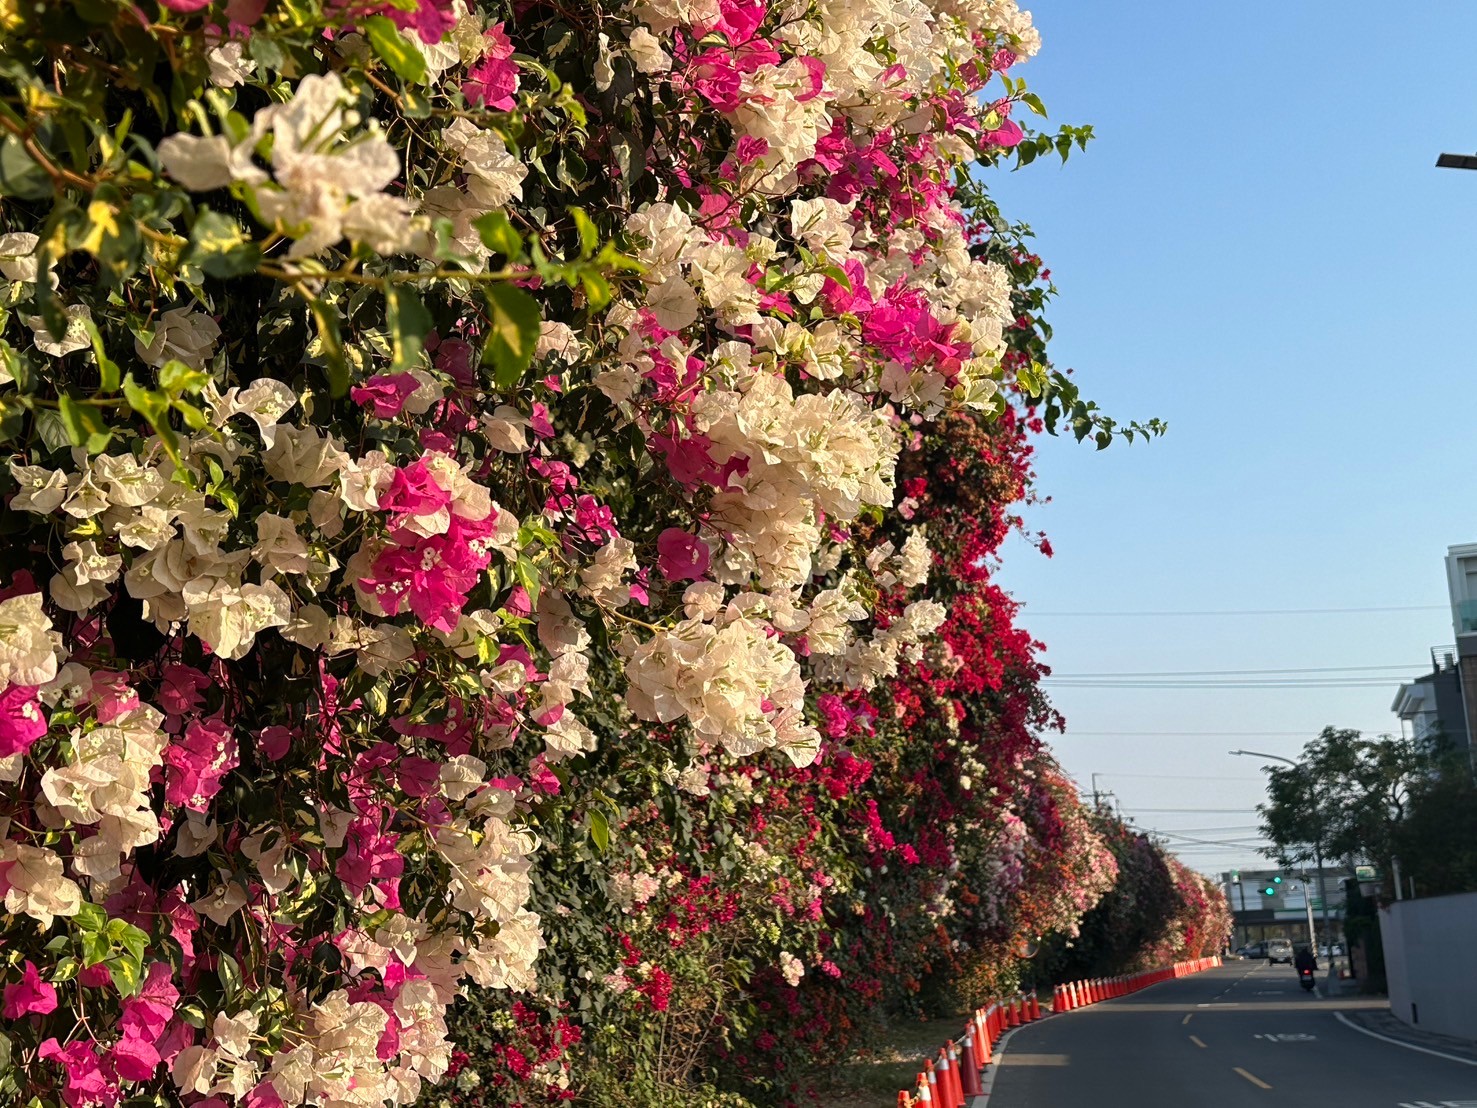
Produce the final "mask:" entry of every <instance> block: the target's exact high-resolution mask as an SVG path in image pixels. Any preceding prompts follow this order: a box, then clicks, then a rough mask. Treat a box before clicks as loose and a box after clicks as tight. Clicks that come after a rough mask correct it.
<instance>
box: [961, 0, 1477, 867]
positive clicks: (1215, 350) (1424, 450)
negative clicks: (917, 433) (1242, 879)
mask: <svg viewBox="0 0 1477 1108" xmlns="http://www.w3.org/2000/svg"><path fill="white" fill-rule="evenodd" d="M1034 11H1035V16H1036V23H1037V26H1038V27H1040V29H1041V31H1042V35H1043V37H1044V39H1045V43H1044V46H1043V49H1042V52H1041V54H1040V55H1039V56H1038V57H1037V58H1035V59H1034V60H1032V61H1031V62H1030V63H1029V64H1028V65H1026V66H1024V67H1022V68H1021V69H1020V70H1019V72H1020V74H1021V75H1023V76H1025V77H1026V78H1027V79H1028V81H1029V82H1030V85H1031V87H1032V88H1033V89H1034V90H1035V91H1037V92H1038V93H1040V94H1041V96H1042V97H1043V99H1044V100H1045V101H1046V105H1047V108H1048V110H1049V111H1050V112H1051V119H1052V122H1053V123H1059V122H1068V123H1091V124H1092V125H1093V127H1094V128H1095V130H1096V132H1097V135H1098V137H1097V139H1096V141H1094V142H1093V143H1092V144H1091V145H1090V146H1089V148H1088V150H1087V152H1086V153H1085V154H1074V155H1073V157H1072V159H1071V161H1070V162H1068V164H1067V165H1066V166H1065V167H1064V168H1058V167H1057V165H1056V164H1055V163H1044V162H1038V163H1036V164H1035V165H1032V166H1030V167H1028V168H1027V169H1025V170H1023V171H1021V172H1019V173H1014V174H1010V173H996V174H994V175H993V176H992V177H991V180H990V184H991V187H992V189H993V190H994V192H995V194H996V196H997V197H998V198H999V200H1000V202H1001V207H1002V209H1003V210H1004V211H1005V212H1006V213H1007V214H1008V215H1010V216H1012V217H1014V218H1018V219H1023V220H1025V221H1026V222H1028V223H1030V224H1032V225H1033V227H1034V228H1035V230H1036V232H1037V236H1038V238H1037V248H1038V252H1039V253H1040V254H1041V255H1042V257H1043V258H1044V259H1046V262H1047V264H1048V265H1049V266H1050V267H1051V269H1052V271H1053V279H1054V280H1055V282H1056V284H1057V286H1058V288H1059V290H1060V296H1059V298H1058V300H1057V301H1056V303H1055V304H1054V306H1053V308H1052V310H1051V313H1050V318H1051V320H1052V322H1053V324H1054V325H1055V327H1056V339H1055V343H1054V358H1055V361H1056V363H1057V365H1058V366H1059V367H1062V368H1066V367H1074V368H1075V369H1076V370H1077V377H1078V380H1079V383H1080V384H1081V386H1082V388H1083V392H1084V394H1085V395H1087V396H1089V397H1091V398H1092V399H1095V400H1097V401H1098V402H1099V403H1100V404H1101V405H1102V406H1103V407H1104V409H1105V410H1106V411H1108V412H1109V413H1110V414H1112V415H1114V416H1115V417H1117V418H1119V419H1129V418H1146V417H1149V416H1157V417H1159V418H1161V419H1165V420H1167V421H1168V422H1169V425H1170V432H1169V435H1168V436H1167V437H1165V438H1163V439H1160V440H1157V441H1155V442H1154V443H1152V444H1151V445H1148V446H1145V445H1134V446H1125V445H1122V444H1119V445H1115V446H1113V447H1112V448H1111V449H1109V450H1108V451H1106V452H1105V453H1101V454H1100V453H1096V452H1095V451H1093V450H1092V449H1091V448H1090V447H1084V446H1078V445H1076V444H1074V443H1072V442H1071V441H1070V440H1045V441H1044V442H1043V443H1042V445H1041V448H1040V451H1039V457H1038V461H1039V465H1038V472H1039V476H1040V482H1039V485H1040V490H1041V491H1042V493H1043V494H1045V495H1049V496H1051V497H1052V502H1051V503H1050V504H1046V505H1043V506H1039V507H1036V508H1033V509H1030V510H1029V512H1028V514H1027V518H1028V523H1029V525H1030V526H1031V527H1032V528H1036V529H1042V530H1045V531H1046V532H1047V534H1048V535H1049V536H1050V538H1051V540H1052V543H1053V545H1054V547H1055V549H1056V557H1055V558H1053V559H1050V560H1047V559H1044V558H1041V557H1040V556H1038V555H1036V554H1035V553H1034V552H1033V551H1032V550H1031V549H1030V548H1029V547H1027V546H1025V545H1024V544H1023V543H1019V542H1017V543H1014V544H1012V546H1011V547H1009V548H1008V549H1007V551H1006V557H1005V569H1004V570H1003V572H1002V574H1001V581H1002V583H1003V584H1004V585H1005V586H1006V587H1008V588H1009V589H1010V590H1011V591H1012V592H1013V593H1014V594H1015V595H1016V596H1017V597H1018V598H1020V599H1021V600H1022V601H1024V602H1025V604H1026V605H1027V607H1026V610H1025V613H1024V615H1023V622H1024V625H1025V626H1026V627H1027V628H1029V629H1030V630H1031V631H1032V632H1034V633H1035V634H1036V635H1037V636H1038V637H1039V638H1041V639H1043V640H1044V641H1045V642H1046V643H1047V644H1048V647H1049V650H1048V654H1047V658H1048V660H1049V661H1050V663H1051V664H1052V665H1053V667H1054V668H1055V670H1056V672H1057V673H1058V674H1062V675H1066V674H1077V673H1099V672H1114V673H1117V672H1157V671H1167V670H1225V669H1273V668H1292V667H1304V668H1306V667H1334V666H1348V667H1353V666H1390V665H1402V664H1408V665H1409V674H1408V676H1416V675H1418V674H1419V673H1421V672H1422V671H1423V670H1424V669H1425V668H1427V666H1428V662H1427V659H1428V657H1429V653H1428V652H1429V648H1430V647H1431V646H1434V645H1437V644H1441V643H1448V642H1451V641H1452V630H1451V621H1450V617H1449V614H1448V613H1447V612H1446V611H1445V610H1444V607H1443V606H1444V605H1445V602H1446V591H1445V577H1444V569H1443V563H1442V558H1443V556H1444V554H1445V550H1446V547H1447V546H1448V545H1450V544H1453V543H1459V542H1468V541H1477V518H1474V514H1473V511H1472V508H1473V494H1472V474H1473V473H1474V471H1477V466H1474V463H1477V434H1474V433H1473V426H1474V419H1473V415H1474V412H1477V397H1474V389H1473V381H1474V378H1473V374H1472V362H1473V357H1474V350H1477V344H1474V329H1477V312H1474V311H1473V305H1472V301H1473V292H1474V278H1477V225H1474V221H1473V219H1472V214H1473V212H1474V210H1477V172H1458V171H1452V170H1438V169H1436V168H1434V162H1435V159H1436V155H1437V154H1438V153H1440V152H1441V151H1444V150H1446V151H1453V152H1467V153H1471V152H1477V63H1474V61H1473V56H1472V44H1473V43H1474V42H1477V4H1471V3H1459V2H1455V0H1441V2H1425V3H1421V4H1412V5H1399V6H1397V7H1395V8H1392V7H1390V6H1389V5H1388V4H1379V5H1376V4H1373V3H1367V2H1363V0H1355V2H1341V3H1332V2H1325V3H1311V2H1304V3H1296V2H1291V3H1289V2H1283V3H1268V2H1262V3H1243V4H1236V5H1223V4H1186V3H1184V2H1183V0H1176V2H1168V0H1138V2H1136V3H1133V4H1130V5H1121V4H1118V5H1115V4H1103V3H1102V2H1101V0H1052V2H1046V0H1042V2H1039V3H1037V4H1036V5H1035V6H1034ZM1379 606H1431V608H1429V609H1424V610H1414V611H1398V612H1363V613H1340V614H1324V615H1310V614H1302V615H1280V616H1201V617H1189V616H1173V617H1166V616H1157V617H1146V616H1135V617H1107V616H1089V615H1053V614H1049V613H1056V612H1070V613H1094V612H1119V611H1135V612H1136V611H1146V610H1150V611H1161V610H1175V611H1184V610H1195V611H1199V610H1207V609H1217V610H1219V609H1237V610H1245V609H1283V608H1358V607H1379ZM1397 684H1398V680H1396V679H1393V678H1392V679H1391V680H1390V681H1389V683H1388V684H1381V685H1379V686H1378V687H1373V688H1353V689H1349V688H1339V689H1329V688H1312V689H1297V690H1288V689H1240V690H1231V689H1216V690H1200V691H1185V690H1181V689H1173V690H1150V691H1145V690H1124V689H1097V688H1093V689H1088V688H1062V689H1059V691H1057V692H1055V693H1054V699H1055V701H1056V703H1057V705H1058V706H1059V707H1060V708H1061V709H1062V711H1063V712H1064V713H1065V714H1066V716H1067V719H1068V732H1067V735H1066V736H1064V737H1057V738H1056V739H1054V740H1053V747H1054V749H1055V750H1056V751H1057V753H1058V756H1059V757H1060V758H1061V760H1062V761H1063V763H1064V764H1065V766H1066V768H1067V769H1068V770H1069V771H1070V772H1071V773H1072V774H1073V775H1074V776H1075V777H1076V778H1077V779H1078V781H1079V782H1080V783H1082V784H1083V785H1084V786H1085V787H1088V788H1090V787H1091V774H1093V773H1098V774H1100V775H1101V776H1100V777H1099V785H1100V787H1102V788H1104V789H1109V790H1111V791H1112V792H1113V793H1114V794H1115V795H1116V796H1117V798H1118V799H1119V801H1120V802H1121V803H1122V805H1123V808H1124V811H1125V814H1128V815H1136V816H1137V817H1138V820H1139V822H1140V823H1141V824H1143V825H1144V826H1149V827H1160V828H1177V829H1179V830H1180V831H1182V832H1183V834H1185V835H1190V836H1193V837H1198V838H1205V839H1227V840H1237V839H1243V838H1246V837H1248V835H1247V829H1248V828H1249V827H1250V826H1251V825H1252V824H1254V823H1255V821H1256V817H1255V815H1254V814H1253V813H1252V812H1251V811H1250V809H1251V807H1252V806H1253V805H1254V804H1255V803H1256V802H1257V801H1258V800H1259V799H1261V796H1262V785H1261V782H1260V771H1259V769H1258V762H1257V761H1256V760H1255V759H1249V758H1232V757H1230V756H1228V755H1227V754H1226V751H1227V750H1228V749H1230V748H1233V747H1239V746H1245V747H1250V748H1253V749H1260V750H1265V751H1270V752H1273V753H1279V754H1285V755H1295V754H1296V753H1297V751H1298V750H1299V749H1300V747H1301V745H1302V742H1303V741H1304V739H1305V737H1307V738H1310V737H1312V736H1313V735H1315V734H1316V733H1317V731H1318V730H1319V729H1320V728H1321V727H1323V726H1324V725H1325V724H1336V725H1339V726H1349V727H1356V728H1361V729H1378V728H1385V729H1390V728H1393V727H1394V726H1395V720H1394V717H1393V716H1392V715H1391V714H1390V712H1389V705H1390V701H1391V700H1392V699H1393V697H1394V693H1395V689H1396V686H1397ZM1155 731H1158V732H1167V731H1174V732H1209V731H1235V732H1242V733H1245V734H1244V735H1236V736H1220V735H1207V734H1182V735H1157V736H1156V735H1150V734H1147V733H1148V732H1155ZM1104 732H1127V733H1128V734H1105V733H1104ZM1251 732H1295V734H1286V735H1283V734H1259V735H1255V734H1250V733H1251ZM1146 775H1162V776H1152V777H1151V776H1146ZM1170 775H1173V776H1170ZM1151 809H1237V810H1239V811H1236V812H1210V811H1183V812H1167V811H1166V812H1158V811H1151ZM1182 857H1184V858H1185V859H1186V860H1187V861H1190V862H1191V863H1192V864H1193V865H1195V866H1197V867H1199V868H1202V869H1204V870H1206V871H1215V870H1220V869H1224V868H1229V867H1230V866H1234V865H1238V864H1239V865H1242V866H1250V865H1251V864H1253V863H1255V861H1256V859H1257V855H1256V854H1255V853H1254V852H1253V851H1251V850H1249V849H1235V848H1216V847H1198V848H1196V849H1192V850H1185V851H1184V852H1183V853H1182Z"/></svg>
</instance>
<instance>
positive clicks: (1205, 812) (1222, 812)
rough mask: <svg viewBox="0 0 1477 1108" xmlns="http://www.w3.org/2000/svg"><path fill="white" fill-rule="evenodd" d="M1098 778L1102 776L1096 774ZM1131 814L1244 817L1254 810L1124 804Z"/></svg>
mask: <svg viewBox="0 0 1477 1108" xmlns="http://www.w3.org/2000/svg"><path fill="white" fill-rule="evenodd" d="M1098 776H1099V777H1101V776H1102V774H1098ZM1124 807H1125V808H1127V809H1128V810H1129V811H1131V812H1148V813H1152V814H1154V815H1196V816H1244V815H1250V814H1251V813H1252V812H1255V811H1256V809H1255V808H1137V807H1135V806H1134V805H1132V804H1125V805H1124Z"/></svg>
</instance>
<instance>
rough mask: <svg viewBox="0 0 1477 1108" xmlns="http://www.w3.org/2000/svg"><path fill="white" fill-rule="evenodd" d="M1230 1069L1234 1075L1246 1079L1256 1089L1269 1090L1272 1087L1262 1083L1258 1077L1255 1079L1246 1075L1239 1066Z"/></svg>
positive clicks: (1252, 1075) (1253, 1076) (1250, 1075)
mask: <svg viewBox="0 0 1477 1108" xmlns="http://www.w3.org/2000/svg"><path fill="white" fill-rule="evenodd" d="M1231 1068H1232V1069H1233V1070H1234V1071H1235V1072H1236V1073H1239V1074H1240V1075H1241V1076H1242V1077H1244V1078H1246V1080H1248V1081H1250V1082H1251V1083H1252V1084H1253V1085H1255V1086H1256V1087H1257V1088H1258V1089H1270V1088H1271V1087H1272V1086H1270V1085H1268V1084H1267V1083H1266V1082H1265V1081H1263V1080H1262V1079H1261V1078H1260V1077H1257V1076H1255V1075H1254V1074H1250V1073H1247V1072H1246V1071H1245V1070H1244V1069H1242V1068H1241V1067H1240V1066H1232V1067H1231Z"/></svg>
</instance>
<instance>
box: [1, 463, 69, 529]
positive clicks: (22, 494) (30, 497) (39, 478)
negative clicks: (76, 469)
mask: <svg viewBox="0 0 1477 1108" xmlns="http://www.w3.org/2000/svg"><path fill="white" fill-rule="evenodd" d="M10 476H11V477H13V478H14V479H15V483H16V484H17V485H18V486H19V488H18V490H17V491H16V494H15V495H14V496H13V497H11V499H10V507H11V509H12V510H13V511H17V512H35V513H36V514H37V515H41V516H44V515H50V514H51V513H52V512H54V511H56V510H57V509H58V508H60V507H61V505H62V501H63V500H65V499H66V498H67V474H66V471H65V470H60V469H47V468H46V467H45V466H20V465H16V464H15V463H14V462H11V463H10Z"/></svg>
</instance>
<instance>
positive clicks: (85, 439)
mask: <svg viewBox="0 0 1477 1108" xmlns="http://www.w3.org/2000/svg"><path fill="white" fill-rule="evenodd" d="M57 403H58V405H59V410H60V412H61V417H62V426H63V427H65V428H66V429H67V439H68V440H69V441H70V442H71V444H72V445H73V446H82V447H85V448H86V449H87V452H88V453H89V454H101V453H102V452H103V451H104V450H106V449H107V447H108V443H109V442H110V441H111V440H112V438H113V432H112V430H111V429H110V428H109V427H108V425H107V424H106V423H104V422H103V417H102V414H101V413H100V412H99V411H98V410H97V409H96V408H95V407H93V406H92V405H90V404H82V403H79V402H78V401H77V400H76V399H75V398H74V397H72V396H71V395H70V394H68V393H65V392H64V393H62V394H61V396H60V397H58V398H57Z"/></svg>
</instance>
